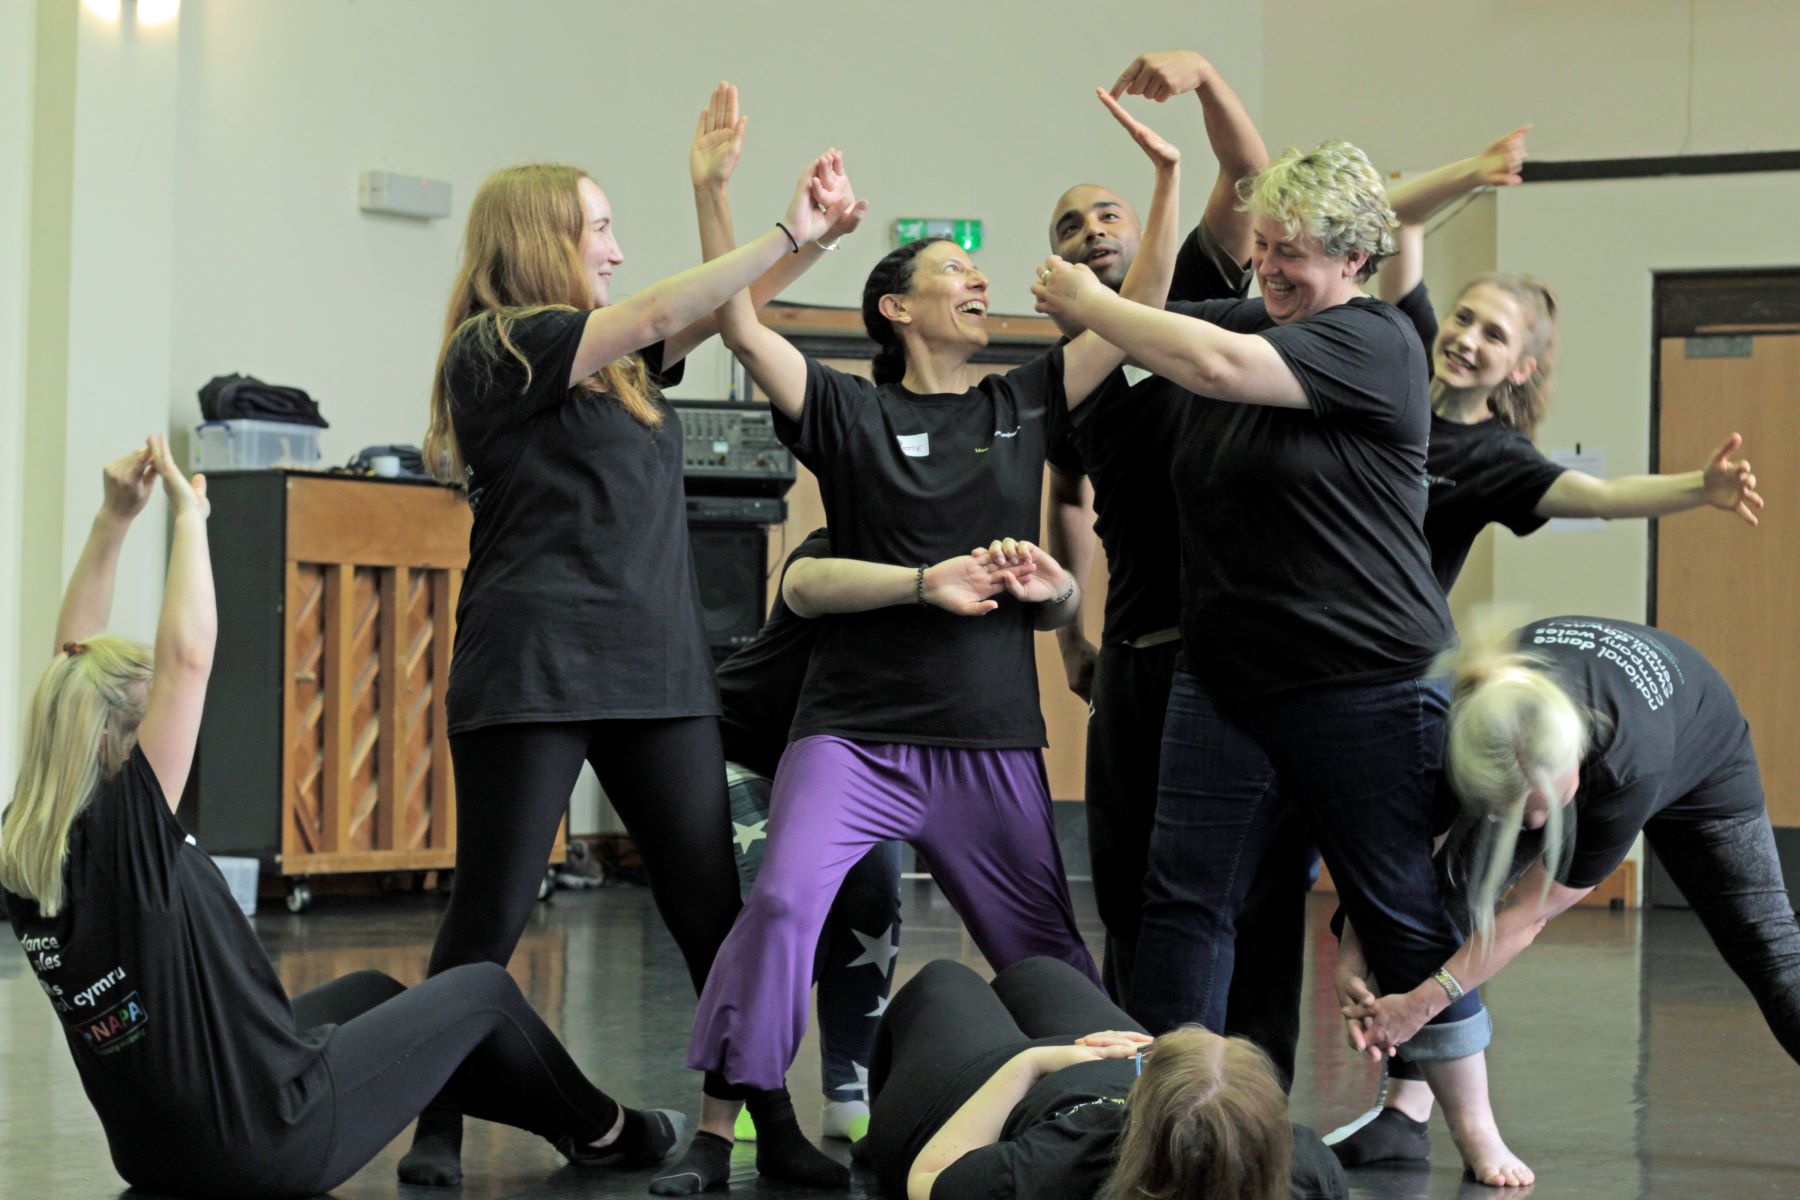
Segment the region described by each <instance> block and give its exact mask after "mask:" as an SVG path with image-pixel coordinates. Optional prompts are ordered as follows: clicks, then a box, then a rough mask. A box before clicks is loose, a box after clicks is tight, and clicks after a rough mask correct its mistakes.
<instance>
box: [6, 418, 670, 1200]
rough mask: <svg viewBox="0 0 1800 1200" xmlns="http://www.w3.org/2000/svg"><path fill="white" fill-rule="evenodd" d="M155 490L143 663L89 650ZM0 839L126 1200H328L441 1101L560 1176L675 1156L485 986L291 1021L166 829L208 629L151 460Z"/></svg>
mask: <svg viewBox="0 0 1800 1200" xmlns="http://www.w3.org/2000/svg"><path fill="white" fill-rule="evenodd" d="M159 478H160V480H161V481H162V485H163V491H164V493H165V494H166V495H167V496H168V498H169V504H170V507H171V508H172V509H173V510H174V513H175V519H174V522H173V536H172V537H171V539H170V545H169V569H168V576H167V580H166V582H165V585H164V591H163V607H162V615H161V618H160V619H159V621H158V623H157V630H156V645H155V647H154V649H152V648H151V647H149V646H144V645H140V644H138V643H136V642H132V641H129V640H127V639H125V638H119V637H111V636H107V635H105V634H103V633H102V632H101V631H102V630H103V629H104V628H105V626H106V623H107V619H108V616H109V615H110V612H111V609H112V594H113V581H114V576H115V572H116V569H117V564H118V554H119V548H120V546H121V545H122V543H123V542H124V539H125V534H126V532H127V531H128V530H129V528H130V526H131V522H132V519H133V518H134V517H136V516H137V514H138V513H139V512H141V511H142V510H143V508H144V506H145V504H146V503H148V501H149V499H150V496H151V493H152V492H153V490H154V489H155V485H156V482H157V480H158V479H159ZM105 495H106V499H105V502H104V504H103V505H102V507H101V510H100V514H99V515H98V516H97V517H96V518H95V520H94V525H93V529H92V531H91V532H90V533H89V535H88V540H87V544H86V546H85V548H84V549H83V551H82V554H81V558H80V561H79V562H77V564H76V567H75V572H74V575H73V576H72V577H71V578H70V580H69V586H68V590H67V592H66V593H65V594H64V596H63V603H62V610H61V613H60V614H59V616H58V618H57V631H56V643H57V646H58V650H57V653H56V656H55V657H54V658H53V659H52V660H51V663H50V666H49V668H48V669H47V670H46V671H45V672H44V677H43V679H42V680H41V681H40V682H39V684H38V688H37V692H36V695H35V696H34V697H33V699H32V704H31V709H30V713H29V716H28V719H27V723H26V728H25V738H24V744H25V755H24V765H23V767H22V768H21V770H20V772H19V780H18V785H17V787H16V788H15V790H14V792H13V799H12V804H11V806H10V807H9V808H8V809H7V810H6V814H5V819H4V823H3V824H0V888H3V889H4V895H5V898H6V901H7V909H8V914H9V918H10V920H11V923H12V927H13V931H14V933H15V934H16V935H17V936H18V939H19V944H20V946H21V947H22V948H23V950H24V951H25V956H26V958H27V960H28V962H29V963H30V966H31V969H32V971H33V972H34V973H35V974H36V976H37V979H38V983H39V985H40V986H41V987H42V988H43V990H44V993H45V995H46V996H47V997H48V998H49V1001H50V1005H51V1007H52V1008H53V1009H54V1010H55V1012H56V1015H57V1018H58V1020H59V1022H60V1023H61V1024H62V1026H63V1034H64V1036H65V1038H66V1040H67V1041H68V1045H69V1052H70V1054H71V1055H72V1056H73V1057H74V1059H75V1066H76V1070H77V1071H78V1072H79V1073H80V1075H81V1082H82V1085H83V1087H84V1089H85V1090H86V1092H87V1095H88V1097H89V1099H90V1100H91V1101H92V1102H93V1105H94V1108H95V1110H96V1112H97V1113H98V1115H99V1117H100V1124H101V1127H102V1128H103V1129H104V1130H105V1132H106V1140H107V1145H108V1147H109V1148H110V1150H111V1152H112V1159H113V1165H114V1166H115V1167H116V1168H117V1169H118V1171H119V1174H120V1175H122V1176H123V1177H124V1178H125V1180H126V1181H127V1182H128V1183H130V1184H131V1185H132V1186H133V1187H135V1188H142V1189H145V1190H149V1191H155V1192H163V1193H173V1194H176V1195H182V1196H220V1197H225V1196H230V1197H258V1198H260V1197H271V1198H274V1197H292V1196H310V1195H314V1194H316V1193H319V1192H323V1191H328V1190H330V1189H331V1188H333V1187H335V1186H337V1185H338V1184H339V1183H342V1182H343V1181H344V1180H345V1179H347V1178H349V1177H350V1175H352V1174H353V1173H354V1172H356V1171H357V1170H358V1169H359V1168H361V1167H362V1166H363V1165H364V1164H365V1163H367V1162H368V1161H369V1160H370V1159H371V1158H373V1157H374V1156H375V1154H376V1153H377V1152H378V1151H380V1149H381V1148H382V1147H383V1146H384V1145H386V1144H387V1143H388V1142H389V1141H391V1140H392V1139H393V1138H394V1137H395V1136H396V1135H397V1134H398V1133H400V1131H401V1130H403V1129H404V1128H405V1127H406V1126H407V1124H409V1123H410V1122H411V1121H412V1119H413V1118H414V1117H415V1116H416V1115H417V1114H418V1112H419V1110H420V1109H421V1108H423V1107H424V1105H425V1103H426V1101H428V1100H429V1099H430V1098H431V1097H432V1095H433V1094H434V1093H437V1092H438V1091H440V1089H442V1090H443V1091H444V1092H446V1093H447V1094H448V1095H450V1096H452V1097H454V1099H455V1101H456V1103H457V1104H458V1105H459V1106H461V1108H462V1110H463V1111H465V1112H468V1113H470V1114H471V1115H474V1116H478V1117H482V1118H484V1119H487V1120H492V1121H499V1122H503V1123H505V1124H509V1125H514V1126H517V1127H519V1128H522V1129H527V1130H530V1131H531V1132H533V1133H537V1134H539V1135H540V1136H542V1137H543V1138H545V1140H547V1141H549V1142H551V1143H552V1144H553V1145H555V1147H556V1148H557V1149H558V1150H559V1151H560V1152H561V1153H562V1154H563V1155H564V1156H565V1157H567V1158H568V1159H569V1160H570V1161H571V1162H575V1163H579V1164H584V1165H593V1166H615V1167H636V1166H643V1165H647V1164H649V1163H653V1162H656V1161H657V1160H659V1159H660V1158H661V1157H663V1156H664V1155H665V1154H666V1153H668V1151H669V1150H670V1149H671V1148H672V1147H673V1146H674V1144H675V1142H676V1140H677V1139H678V1138H679V1136H680V1131H681V1125H680V1120H681V1119H680V1116H679V1114H668V1113H659V1112H634V1111H632V1110H630V1109H627V1108H625V1107H624V1106H622V1105H620V1104H618V1103H617V1102H616V1101H614V1100H613V1099H611V1098H610V1097H608V1096H607V1095H605V1094H604V1093H602V1092H601V1091H599V1090H598V1089H597V1088H595V1087H594V1086H593V1084H591V1083H590V1082H589V1081H588V1080H587V1078H586V1077H585V1076H584V1075H583V1074H582V1073H581V1070H580V1069H579V1068H578V1067H577V1066H576V1065H575V1063H574V1061H573V1060H571V1059H570V1057H569V1055H568V1052H567V1051H566V1050H564V1049H563V1047H562V1045H561V1044H560V1043H559V1042H558V1041H557V1040H556V1037H555V1035H554V1034H552V1033H551V1032H550V1030H549V1029H548V1028H547V1027H546V1026H545V1025H544V1023H543V1021H542V1020H540V1019H539V1018H538V1016H537V1014H536V1013H534V1012H533V1011H532V1009H531V1006H530V1005H529V1004H527V1003H526V1001H525V998H524V996H523V995H522V994H521V993H520V992H519V989H518V985H516V984H515V983H513V981H512V979H511V977H510V976H508V975H507V974H506V972H505V971H503V970H501V969H500V968H499V967H497V966H494V965H492V964H478V965H471V966H466V967H460V968H458V969H456V970H454V971H448V972H445V973H444V974H441V975H438V976H436V977H435V978H433V979H430V980H428V981H426V982H425V983H423V984H420V985H419V986H418V987H416V988H412V989H410V990H409V989H407V988H405V987H404V986H403V985H401V984H400V983H398V982H396V981H395V980H393V979H391V978H389V977H388V976H386V975H383V974H381V973H380V972H379V971H362V972H358V973H357V974H354V975H350V976H347V977H346V978H343V979H339V980H337V981H335V982H333V983H329V984H327V985H325V986H324V987H321V988H318V989H315V990H314V991H311V992H307V993H306V994H304V995H301V996H296V997H294V998H293V999H292V1000H291V1001H290V1000H289V998H288V995H287V993H286V992H285V991H284V990H283V989H282V986H281V982H280V980H279V979H277V978H276V975H275V969H274V967H273V966H272V965H271V964H270V962H269V959H268V956H267V955H266V954H265V953H264V952H263V949H262V945H261V943H259V942H258V941H257V938H256V933H255V931H254V930H252V929H251V927H250V923H249V922H248V921H246V920H245V919H244V916H243V914H242V912H240V911H239V910H238V907H237V902H236V900H234V899H233V898H232V894H231V888H230V887H229V885H227V884H226V882H225V879H224V876H222V875H221V874H220V873H219V870H218V868H217V867H216V866H214V865H213V862H212V860H211V859H210V858H208V857H207V856H206V855H205V854H204V853H202V852H201V851H200V849H199V848H198V847H196V846H195V845H194V844H193V839H192V838H189V837H187V836H186V834H185V832H184V831H183V830H182V828H181V826H180V824H179V823H178V822H177V821H176V818H175V808H176V806H177V805H178V804H179V803H180V800H181V792H182V788H183V786H184V785H185V784H186V782H187V776H188V771H189V768H190V767H191V765H192V763H193V758H194V742H195V739H196V737H197V736H198V733H199V727H200V712H201V708H202V706H203V704H204V702H205V698H206V684H207V678H208V676H209V674H210V673H211V670H212V659H213V642H214V638H215V634H216V630H217V627H218V617H217V613H216V612H215V610H214V603H213V586H212V568H211V564H210V563H209V561H208V554H207V540H206V518H207V515H208V512H209V505H208V503H207V498H206V480H205V478H204V477H203V476H199V475H196V476H195V477H194V478H193V479H192V480H187V479H184V478H182V476H181V472H180V471H179V470H177V469H176V467H175V464H174V462H173V461H172V460H171V459H170V457H169V447H168V442H167V440H166V439H165V438H162V437H152V438H151V439H150V440H149V442H148V444H147V445H146V447H145V448H144V449H143V450H141V451H134V452H133V453H130V454H127V455H124V456H123V457H121V458H118V459H116V460H114V461H113V462H112V463H110V464H108V466H107V468H106V472H105Z"/></svg>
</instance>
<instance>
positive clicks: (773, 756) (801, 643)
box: [719, 529, 831, 779]
mask: <svg viewBox="0 0 1800 1200" xmlns="http://www.w3.org/2000/svg"><path fill="white" fill-rule="evenodd" d="M830 553H831V541H830V538H829V537H828V536H827V535H826V532H825V530H823V529H815V530H813V531H812V532H811V533H809V534H807V535H806V540H805V541H803V542H801V543H800V544H799V545H798V546H796V547H795V548H794V552H793V553H792V554H790V555H788V557H787V561H786V562H785V563H783V564H782V567H781V574H782V578H783V579H785V578H786V577H787V573H788V570H789V569H790V568H791V567H793V565H794V564H795V563H797V562H799V561H800V560H801V559H803V558H825V557H827V556H828V555H829V554H830ZM829 619H830V618H829V617H819V618H814V619H812V620H808V619H807V618H805V617H799V616H795V615H794V610H793V609H791V608H789V607H788V606H787V601H785V600H783V599H782V598H781V585H780V584H779V583H777V584H776V587H775V602H774V603H773V604H771V605H770V606H769V619H768V620H767V621H765V622H763V627H762V629H761V631H759V632H758V633H757V635H756V640H755V641H753V642H751V643H750V644H749V645H748V646H745V647H744V648H743V649H741V650H739V651H738V652H737V653H735V654H733V655H732V656H731V657H730V658H728V659H726V660H725V661H724V662H722V663H720V664H719V704H720V708H721V712H720V714H719V734H720V736H721V737H722V738H723V739H724V742H725V758H726V760H727V761H729V762H734V763H742V764H743V765H744V766H746V767H749V768H750V769H751V770H752V771H755V772H756V773H757V774H758V775H763V776H766V777H768V778H771V779H773V778H774V777H775V768H776V767H777V766H779V765H780V763H781V752H782V751H783V750H785V749H787V743H788V730H789V729H792V728H793V725H794V710H795V709H797V708H798V707H799V706H800V689H801V687H802V686H803V685H804V684H805V682H806V664H807V661H808V660H809V659H810V658H811V657H812V646H813V639H814V638H815V637H816V636H817V635H818V632H819V623H820V622H821V621H825V620H829Z"/></svg>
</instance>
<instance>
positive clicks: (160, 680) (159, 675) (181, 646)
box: [138, 437, 219, 809]
mask: <svg viewBox="0 0 1800 1200" xmlns="http://www.w3.org/2000/svg"><path fill="white" fill-rule="evenodd" d="M150 442H151V451H152V455H153V460H154V463H155V468H156V473H157V475H158V476H160V477H161V478H162V484H163V492H164V493H165V494H166V495H167V496H168V497H169V507H170V508H171V509H172V510H173V511H174V513H175V524H174V533H173V534H172V535H171V537H170V539H169V573H168V577H167V579H165V580H164V582H163V603H162V616H161V618H160V619H159V620H158V621H157V625H156V651H155V653H156V668H155V673H154V674H153V675H152V676H151V678H150V700H149V703H148V705H147V706H146V708H145V711H144V720H143V724H141V725H140V726H139V727H138V745H140V746H141V747H143V750H144V757H145V758H146V759H148V760H149V762H150V768H151V770H153V771H155V772H156V781H157V782H158V783H159V784H161V785H162V790H163V795H164V796H166V797H167V798H168V801H169V807H170V808H171V809H174V808H175V807H176V806H178V805H179V804H180V803H181V793H182V790H183V789H184V788H185V787H186V786H187V777H188V770H189V768H190V767H191V766H192V765H193V762H194V743H195V741H196V740H197V739H198V738H199V736H200V711H201V709H202V708H203V707H204V706H205V704H206V681H207V679H208V677H209V676H211V675H212V662H213V643H214V641H215V640H216V639H217V637H218V629H219V614H218V609H217V607H216V606H215V603H214V600H213V577H212V562H211V560H210V558H209V557H208V553H207V543H206V518H207V516H208V515H209V514H210V513H211V512H212V506H211V505H210V504H209V503H208V502H207V499H206V476H204V475H196V476H194V478H193V479H192V480H188V479H184V478H182V474H181V472H180V471H179V470H178V469H176V466H175V460H174V459H172V458H171V457H170V456H169V441H168V439H167V438H164V437H154V438H151V439H150Z"/></svg>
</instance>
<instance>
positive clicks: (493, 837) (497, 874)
mask: <svg viewBox="0 0 1800 1200" xmlns="http://www.w3.org/2000/svg"><path fill="white" fill-rule="evenodd" d="M450 756H451V759H452V761H453V762H454V763H455V765H456V824H457V840H456V885H455V888H454V889H453V890H452V892H451V895H450V907H449V910H448V911H447V912H445V914H444V922H443V924H442V925H441V926H439V927H438V935H437V943H436V945H434V946H433V947H432V950H431V967H430V971H431V974H433V975H436V974H437V973H438V972H439V971H444V970H448V969H449V968H451V967H455V966H460V965H462V964H463V963H472V962H494V963H505V962H506V960H507V959H509V958H511V957H512V952H513V949H514V947H516V946H517V945H518V943H519V935H520V934H521V933H523V932H524V929H525V922H526V920H527V919H528V918H529V917H530V915H531V908H532V905H533V904H534V903H536V900H537V891H538V885H539V883H541V882H542V880H543V878H544V869H545V866H546V864H547V863H548V861H549V857H550V847H551V844H552V843H553V842H554V841H555V840H556V826H557V822H559V821H560V820H562V818H563V815H564V814H565V813H566V812H567V811H568V804H569V793H570V792H571V791H573V790H574V787H575V780H576V778H577V776H579V775H580V773H581V764H582V763H583V762H584V761H585V762H587V763H589V764H591V765H592V766H593V768H594V773H595V774H596V775H598V776H599V778H600V786H601V787H602V788H603V789H605V791H606V797H607V799H608V800H609V801H611V802H612V806H613V808H614V809H615V810H617V811H618V814H619V816H620V818H621V819H623V820H624V822H625V828H626V830H627V831H628V832H629V833H630V834H631V838H632V841H634V842H635V843H636V844H637V848H638V852H639V853H640V854H641V855H642V856H643V860H644V869H645V871H646V873H647V874H648V875H649V877H650V893H651V895H652V897H654V899H655V901H656V909H657V911H658V912H659V913H661V914H662V919H663V923H664V924H665V925H667V926H668V928H669V932H670V933H671V934H672V935H674V938H675V944H676V945H677V946H678V947H680V949H681V955H682V958H683V959H684V960H686V962H687V970H688V978H689V979H691V980H692V981H693V984H694V990H695V991H696V992H698V991H699V990H700V988H701V986H702V985H703V984H704V983H705V982H706V973H707V971H709V970H711V969H712V961H713V955H714V954H715V953H717V951H718V949H719V943H720V942H722V941H724V940H725V935H726V934H727V933H729V932H730V931H731V923H732V921H733V920H735V919H736V917H737V912H738V908H739V902H738V889H737V860H736V858H735V857H734V855H733V853H732V847H731V821H730V807H729V805H728V803H727V801H726V798H725V755H724V751H723V750H721V748H720V745H719V722H718V720H717V718H714V717H682V718H674V719H669V720H612V721H579V722H565V723H558V724H530V725H493V726H489V727H487V728H483V729H475V730H471V731H469V732H467V733H458V734H453V735H451V738H450ZM715 1082H716V1081H713V1080H711V1079H710V1078H709V1081H708V1083H709V1087H708V1091H709V1092H713V1094H719V1093H718V1092H716V1091H714V1086H713V1085H714V1084H715Z"/></svg>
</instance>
